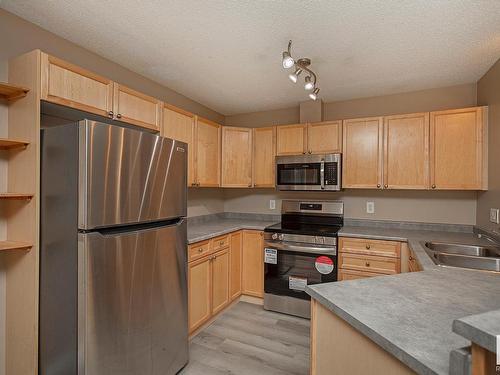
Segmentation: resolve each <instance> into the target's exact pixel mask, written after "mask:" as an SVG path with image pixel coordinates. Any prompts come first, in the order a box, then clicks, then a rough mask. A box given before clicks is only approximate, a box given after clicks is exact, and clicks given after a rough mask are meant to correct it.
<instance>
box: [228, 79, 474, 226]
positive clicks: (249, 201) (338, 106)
mask: <svg viewBox="0 0 500 375" xmlns="http://www.w3.org/2000/svg"><path fill="white" fill-rule="evenodd" d="M475 105H476V84H467V85H460V86H452V87H445V88H439V89H431V90H423V91H417V92H409V93H402V94H397V95H388V96H379V97H373V98H362V99H356V100H349V101H343V102H331V103H325V105H324V117H323V119H324V120H334V119H343V118H353V117H364V116H379V115H388V114H393V113H394V114H398V113H411V112H420V111H430V110H439V109H448V108H460V107H468V106H475ZM297 109H298V107H297V108H291V109H288V110H286V109H285V110H281V111H268V112H260V113H249V114H242V115H237V116H228V117H226V124H229V125H240V126H260V125H269V124H284V123H294V122H299V114H298V111H297ZM311 197H315V198H317V199H342V200H343V201H344V202H345V214H346V217H349V218H368V219H374V220H375V219H376V220H404V221H425V222H434V223H454V224H475V221H476V193H475V192H436V191H420V192H418V191H370V190H364V191H357V190H346V191H343V192H342V193H336V194H320V195H317V194H316V195H314V194H310V193H309V194H307V193H306V194H297V193H295V194H294V193H288V194H287V193H276V192H275V191H273V190H265V191H259V190H248V189H245V190H229V189H226V190H225V193H224V199H225V200H224V210H225V211H236V212H246V211H249V212H260V213H264V212H268V213H279V205H280V204H281V199H283V198H305V199H308V198H311ZM269 199H276V200H277V202H276V203H277V208H276V210H275V211H271V210H269V208H268V207H269ZM367 201H373V202H375V214H367V213H366V202H367Z"/></svg>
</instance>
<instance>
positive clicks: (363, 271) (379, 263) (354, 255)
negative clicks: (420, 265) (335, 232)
mask: <svg viewBox="0 0 500 375" xmlns="http://www.w3.org/2000/svg"><path fill="white" fill-rule="evenodd" d="M401 248H402V244H401V242H398V241H383V240H372V239H364V238H349V237H341V238H339V259H338V263H339V264H338V267H339V277H338V279H339V281H342V280H354V279H360V278H365V277H373V276H380V275H392V274H396V273H401ZM405 249H406V248H405ZM405 269H406V267H405Z"/></svg>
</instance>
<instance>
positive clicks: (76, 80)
mask: <svg viewBox="0 0 500 375" xmlns="http://www.w3.org/2000/svg"><path fill="white" fill-rule="evenodd" d="M41 76H42V77H41V85H42V87H41V99H42V100H45V101H48V102H52V103H56V104H61V105H65V106H68V107H72V108H76V109H79V110H82V111H86V112H91V113H95V114H97V115H101V116H110V113H111V111H112V110H113V82H112V81H111V80H109V79H107V78H104V77H101V76H98V75H97V74H94V73H92V72H89V71H87V70H85V69H82V68H80V67H78V66H76V65H73V64H70V63H68V62H65V61H63V60H60V59H58V58H56V57H52V56H49V55H47V54H46V53H42V54H41ZM111 116H112V114H111Z"/></svg>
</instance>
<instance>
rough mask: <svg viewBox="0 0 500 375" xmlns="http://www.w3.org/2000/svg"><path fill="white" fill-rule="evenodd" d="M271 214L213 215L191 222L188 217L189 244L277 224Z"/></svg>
mask: <svg viewBox="0 0 500 375" xmlns="http://www.w3.org/2000/svg"><path fill="white" fill-rule="evenodd" d="M278 221H279V220H273V219H272V218H271V217H269V215H255V216H248V217H221V216H215V215H214V216H213V217H210V218H208V219H206V220H202V221H195V222H190V221H189V219H188V230H187V237H188V244H192V243H195V242H199V241H203V240H207V239H210V238H213V237H217V236H221V235H223V234H227V233H231V232H234V231H237V230H241V229H253V230H264V228H265V227H267V226H269V225H273V224H276V223H277V222H278Z"/></svg>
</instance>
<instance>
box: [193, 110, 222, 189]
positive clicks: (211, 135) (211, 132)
mask: <svg viewBox="0 0 500 375" xmlns="http://www.w3.org/2000/svg"><path fill="white" fill-rule="evenodd" d="M220 128H221V126H220V125H219V124H216V123H215V122H212V121H209V120H205V119H201V118H198V119H197V121H196V132H195V139H196V155H195V165H196V180H197V181H196V184H197V186H208V187H218V186H220V138H221V137H220V133H221V129H220Z"/></svg>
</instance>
